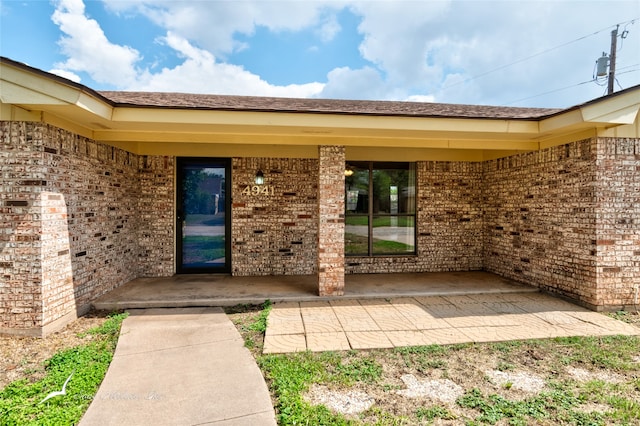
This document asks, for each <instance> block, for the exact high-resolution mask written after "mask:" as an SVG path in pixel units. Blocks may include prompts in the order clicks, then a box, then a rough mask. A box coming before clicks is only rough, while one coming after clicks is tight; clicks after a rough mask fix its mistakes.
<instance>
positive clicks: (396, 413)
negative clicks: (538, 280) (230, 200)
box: [227, 306, 640, 425]
mask: <svg viewBox="0 0 640 426" xmlns="http://www.w3.org/2000/svg"><path fill="white" fill-rule="evenodd" d="M268 309H269V307H267V308H266V309H262V308H261V307H255V306H254V307H236V308H234V309H230V310H228V311H227V312H228V315H229V316H230V317H231V319H232V321H233V322H234V323H235V324H236V326H237V328H238V330H239V331H240V333H241V334H242V335H243V337H244V339H245V342H246V346H247V347H248V348H249V349H250V350H251V351H252V353H253V354H254V356H255V358H256V360H257V362H258V365H259V366H260V368H261V369H262V371H263V374H264V375H265V377H266V379H267V382H268V385H269V387H270V390H271V393H272V396H273V399H274V401H275V407H276V412H277V418H278V421H279V424H282V425H297V424H310V425H311V424H313V425H365V424H366V425H413V424H425V425H426V424H447V425H493V424H499V425H558V424H560V425H639V424H640V338H638V337H637V336H632V337H627V336H611V337H581V338H574V337H569V338H557V339H547V340H527V341H512V342H501V343H487V344H462V345H442V346H440V345H433V346H418V347H406V348H394V349H380V350H363V351H344V352H323V353H311V352H303V353H295V354H284V355H262V353H261V350H262V339H263V335H264V329H265V328H266V326H265V324H266V316H267V315H268ZM617 316H618V317H619V318H620V319H623V320H626V321H628V322H632V323H636V324H638V323H640V321H639V316H638V315H637V314H630V313H619V314H617ZM372 401H373V402H372ZM356 407H361V408H360V410H356V411H354V408H356Z"/></svg>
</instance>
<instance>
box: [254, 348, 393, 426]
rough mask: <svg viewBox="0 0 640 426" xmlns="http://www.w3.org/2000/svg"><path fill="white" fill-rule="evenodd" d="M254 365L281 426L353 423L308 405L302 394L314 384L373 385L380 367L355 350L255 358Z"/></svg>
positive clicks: (378, 376) (379, 373)
mask: <svg viewBox="0 0 640 426" xmlns="http://www.w3.org/2000/svg"><path fill="white" fill-rule="evenodd" d="M258 365H259V366H260V368H261V369H262V370H263V372H264V374H265V377H266V378H267V379H268V380H269V382H270V384H271V388H272V390H273V392H274V394H275V396H276V410H277V415H278V423H279V424H281V425H296V424H310V425H347V424H357V423H354V421H353V420H348V419H346V418H345V417H344V416H342V415H340V414H333V413H331V412H330V411H329V410H327V409H326V408H325V407H322V406H313V405H310V404H309V403H307V402H305V401H304V400H303V398H302V395H303V393H304V392H306V391H307V390H308V389H309V387H310V386H311V385H312V384H314V383H318V384H327V385H332V384H333V385H340V386H353V385H354V384H355V383H359V382H362V383H376V382H378V381H379V379H380V377H381V375H382V366H381V365H380V364H379V363H378V362H377V361H376V360H375V359H373V358H371V357H368V356H366V355H363V354H362V353H360V352H356V351H350V352H347V353H337V352H323V353H311V352H303V353H295V354H287V355H266V356H260V357H259V358H258Z"/></svg>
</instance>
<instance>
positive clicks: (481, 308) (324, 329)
mask: <svg viewBox="0 0 640 426" xmlns="http://www.w3.org/2000/svg"><path fill="white" fill-rule="evenodd" d="M618 334H622V335H639V334H640V328H638V327H635V326H633V325H630V324H627V323H624V322H622V321H618V320H615V319H613V318H611V317H608V316H606V315H605V314H602V313H597V312H593V311H589V310H586V309H584V308H581V307H579V306H576V305H574V304H572V303H569V302H565V301H563V300H560V299H558V298H554V297H552V296H549V295H545V294H541V293H531V292H527V293H501V294H496V293H494V294H486V293H485V294H468V295H458V296H431V297H410V298H394V299H391V300H387V299H365V300H343V299H340V300H330V301H316V302H293V303H280V304H275V305H274V306H273V308H272V310H271V312H270V314H269V317H268V324H267V331H266V335H265V342H264V349H263V352H264V353H286V352H298V351H306V350H309V351H329V350H331V351H335V350H349V349H376V348H393V347H398V346H421V345H433V344H454V343H473V342H497V341H505V340H524V339H541V338H553V337H568V336H606V335H618Z"/></svg>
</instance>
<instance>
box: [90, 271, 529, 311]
mask: <svg viewBox="0 0 640 426" xmlns="http://www.w3.org/2000/svg"><path fill="white" fill-rule="evenodd" d="M538 291H539V290H538V289H537V288H534V287H530V286H526V285H523V284H519V283H517V282H515V281H512V280H509V279H506V278H503V277H500V276H498V275H495V274H492V273H489V272H482V271H473V272H428V273H403V274H347V275H345V291H344V296H334V297H332V296H318V277H317V275H281V276H252V277H239V276H231V275H223V274H189V275H174V276H172V277H165V278H138V279H135V280H133V281H130V282H128V283H127V284H125V285H123V286H120V287H118V288H116V289H115V290H113V291H111V292H109V293H106V294H105V295H103V296H101V297H99V298H97V299H96V300H95V301H94V302H93V303H92V305H93V307H94V308H96V309H101V310H118V309H135V308H169V307H173V308H184V307H194V306H233V305H237V304H260V303H263V302H264V301H265V300H267V299H268V300H270V301H272V302H274V303H278V302H311V301H325V300H350V299H359V300H362V299H384V298H399V297H429V296H457V295H473V294H504V293H523V292H538Z"/></svg>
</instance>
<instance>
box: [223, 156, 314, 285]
mask: <svg viewBox="0 0 640 426" xmlns="http://www.w3.org/2000/svg"><path fill="white" fill-rule="evenodd" d="M232 169H233V171H232V175H233V181H232V193H233V198H232V200H233V206H232V209H231V212H232V218H231V222H232V224H231V229H232V246H231V255H232V260H231V262H232V268H233V272H232V273H233V275H238V276H251V275H309V274H315V273H316V271H317V270H316V259H317V253H318V244H317V236H318V207H317V205H318V197H317V192H318V160H315V159H295V158H234V159H233V162H232ZM258 170H262V172H263V173H264V178H265V182H264V185H262V187H261V189H265V190H266V191H265V193H260V194H256V195H254V194H253V193H252V192H251V191H249V193H247V191H245V188H246V187H247V186H249V187H250V188H251V187H253V186H254V185H255V183H254V182H255V175H256V172H257V171H258ZM271 190H273V193H272V192H271Z"/></svg>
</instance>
